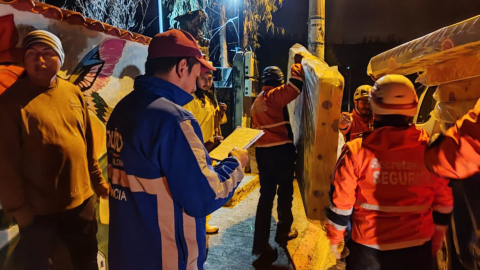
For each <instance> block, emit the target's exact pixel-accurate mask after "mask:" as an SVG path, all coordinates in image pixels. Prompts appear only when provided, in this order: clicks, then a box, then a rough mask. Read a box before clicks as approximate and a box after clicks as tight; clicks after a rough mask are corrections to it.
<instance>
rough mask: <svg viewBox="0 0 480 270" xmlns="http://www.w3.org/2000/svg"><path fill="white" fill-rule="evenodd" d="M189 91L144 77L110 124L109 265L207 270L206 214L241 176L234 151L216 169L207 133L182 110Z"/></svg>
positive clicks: (227, 196) (228, 194)
mask: <svg viewBox="0 0 480 270" xmlns="http://www.w3.org/2000/svg"><path fill="white" fill-rule="evenodd" d="M191 100H192V96H191V95H189V94H188V93H187V92H185V91H183V90H182V89H180V88H179V87H177V86H176V85H173V84H171V83H169V82H167V81H164V80H161V79H158V78H155V77H147V76H140V77H137V78H136V79H135V85H134V90H133V91H132V92H131V93H130V94H129V95H127V96H126V97H125V98H123V99H122V100H121V101H120V102H119V103H118V104H117V106H116V107H115V109H114V110H113V112H112V115H111V116H110V119H109V121H108V124H107V149H108V175H109V180H110V182H111V186H112V189H111V193H110V228H109V248H108V249H109V268H110V269H112V270H118V269H125V270H131V269H142V270H143V269H164V270H176V269H182V270H185V269H200V270H201V269H203V264H204V262H205V257H206V233H205V217H206V216H207V215H208V214H210V213H212V212H213V211H215V210H216V209H218V208H220V207H221V206H223V205H224V204H225V203H226V202H227V201H228V200H229V199H230V198H231V197H232V195H233V192H234V191H235V189H236V187H237V185H238V184H239V182H240V181H241V180H242V179H243V172H242V167H241V165H240V163H239V161H238V160H237V159H236V158H234V157H229V158H227V159H225V160H223V161H221V162H220V163H218V165H217V166H215V167H212V166H211V164H212V162H211V160H210V157H209V155H208V153H207V151H206V150H205V148H204V146H203V141H202V132H201V129H200V126H199V125H198V123H197V121H196V120H195V118H194V117H193V115H192V114H191V113H190V112H188V111H187V110H185V109H184V108H182V107H181V106H184V105H185V104H187V103H188V102H190V101H191Z"/></svg>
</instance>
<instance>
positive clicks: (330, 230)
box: [327, 126, 453, 250]
mask: <svg viewBox="0 0 480 270" xmlns="http://www.w3.org/2000/svg"><path fill="white" fill-rule="evenodd" d="M428 139H429V138H428V134H427V133H426V132H425V131H424V130H421V129H417V128H416V127H415V126H410V127H406V128H397V127H383V128H380V129H377V130H375V131H373V132H371V133H366V134H365V135H364V137H363V138H357V139H355V140H353V141H351V142H348V143H347V144H346V146H345V147H344V150H343V153H342V155H341V157H340V159H339V160H338V162H337V165H336V169H335V173H334V176H333V184H332V191H331V204H330V206H329V208H328V209H327V217H328V224H327V236H328V238H329V239H330V241H331V242H332V244H338V243H339V242H341V241H342V240H343V234H344V231H345V228H346V226H347V224H348V220H349V219H350V217H351V218H352V225H353V226H352V227H353V229H352V239H353V241H355V242H357V243H359V244H362V245H365V246H368V247H371V248H375V249H379V250H394V249H402V248H408V247H413V246H420V245H423V244H424V243H426V242H427V241H429V240H430V239H431V238H432V236H433V234H434V223H435V224H438V225H446V224H448V221H449V220H448V219H449V218H448V217H449V214H450V213H451V211H452V206H453V198H452V192H451V189H450V188H449V187H448V181H447V180H445V179H443V178H439V177H437V176H435V175H433V174H431V173H430V172H429V171H428V169H427V167H426V166H425V162H424V155H423V153H424V151H425V148H426V146H427V143H428Z"/></svg>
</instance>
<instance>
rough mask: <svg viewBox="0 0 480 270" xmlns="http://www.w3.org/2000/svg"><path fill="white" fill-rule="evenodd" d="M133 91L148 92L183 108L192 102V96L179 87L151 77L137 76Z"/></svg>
mask: <svg viewBox="0 0 480 270" xmlns="http://www.w3.org/2000/svg"><path fill="white" fill-rule="evenodd" d="M133 88H134V89H135V90H140V91H150V92H153V93H155V94H157V95H159V96H161V97H164V98H166V99H168V100H170V101H171V102H173V103H175V104H177V105H179V106H184V105H186V104H187V103H189V102H190V101H192V100H193V96H192V95H190V94H189V93H187V92H185V91H184V90H183V89H181V88H180V87H178V86H176V85H174V84H172V83H170V82H167V81H165V80H162V79H159V78H157V77H153V76H145V75H142V76H138V77H137V78H136V79H135V84H134V87H133Z"/></svg>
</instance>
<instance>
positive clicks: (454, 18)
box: [274, 0, 480, 44]
mask: <svg viewBox="0 0 480 270" xmlns="http://www.w3.org/2000/svg"><path fill="white" fill-rule="evenodd" d="M326 5H327V6H326V25H327V32H326V35H327V37H326V38H327V43H330V44H342V43H347V44H351V43H359V42H362V41H363V40H364V38H365V37H366V38H367V39H368V38H371V39H373V40H375V39H377V38H380V40H385V39H386V38H387V37H388V36H389V35H391V34H395V37H396V38H397V39H401V40H402V41H403V42H406V41H410V40H412V39H415V38H418V37H421V36H423V35H425V34H428V33H430V32H432V31H435V30H437V29H439V28H442V27H444V26H448V25H450V24H453V23H457V22H460V21H463V20H465V19H468V18H471V17H474V16H476V15H480V0H326ZM307 20H308V0H284V2H283V6H282V8H281V9H280V10H279V11H278V12H277V13H276V14H274V21H275V22H276V25H277V26H280V27H283V28H285V31H286V33H285V34H286V35H289V34H290V35H293V34H295V33H301V34H304V35H306V34H307Z"/></svg>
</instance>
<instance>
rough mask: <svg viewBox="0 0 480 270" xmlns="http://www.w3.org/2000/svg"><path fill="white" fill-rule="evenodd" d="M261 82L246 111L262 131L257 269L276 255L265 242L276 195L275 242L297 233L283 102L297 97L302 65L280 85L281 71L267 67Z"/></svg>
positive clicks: (291, 160) (290, 145)
mask: <svg viewBox="0 0 480 270" xmlns="http://www.w3.org/2000/svg"><path fill="white" fill-rule="evenodd" d="M298 60H300V58H298ZM297 62H299V61H297ZM262 82H263V85H264V86H263V88H262V92H261V93H260V95H259V96H258V97H257V98H256V99H255V102H254V103H253V105H252V108H251V110H250V111H251V113H252V118H253V127H254V128H257V129H262V130H263V131H264V132H265V134H264V135H263V136H262V137H261V138H260V139H259V140H258V141H257V142H256V143H255V146H256V158H257V163H258V171H259V177H260V199H259V201H258V207H257V214H256V218H255V234H254V239H253V250H252V253H253V254H255V255H260V256H259V258H258V259H257V260H256V261H255V262H254V263H253V266H254V267H255V268H258V269H264V267H265V266H267V265H269V264H271V263H272V262H274V261H275V260H276V259H277V258H278V252H277V250H276V249H272V247H271V246H270V244H269V242H268V239H269V238H270V223H271V216H272V207H273V200H274V199H275V195H276V194H278V207H277V212H278V224H277V233H276V236H275V241H277V242H278V243H279V244H280V245H282V246H286V244H287V241H288V240H290V239H293V238H295V237H297V235H298V232H297V230H296V229H295V228H291V226H292V223H293V214H292V201H293V175H294V171H295V160H296V149H295V145H294V144H293V133H292V128H291V127H290V122H289V118H288V110H287V105H288V103H290V102H291V101H292V100H294V99H295V98H297V97H298V95H299V94H300V91H301V90H302V88H303V68H302V65H301V64H299V63H297V64H294V65H293V66H292V68H291V76H290V81H289V82H288V83H287V84H284V79H283V73H282V71H281V70H280V69H279V68H278V67H267V68H266V69H265V70H264V71H263V76H262ZM277 186H278V190H277Z"/></svg>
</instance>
